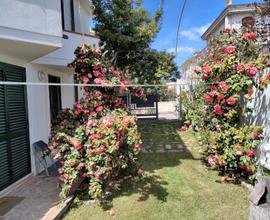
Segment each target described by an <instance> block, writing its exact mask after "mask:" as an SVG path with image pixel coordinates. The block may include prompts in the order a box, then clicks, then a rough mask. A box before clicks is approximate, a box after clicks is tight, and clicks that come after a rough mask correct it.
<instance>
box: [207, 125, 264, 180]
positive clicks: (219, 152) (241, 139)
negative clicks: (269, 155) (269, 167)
mask: <svg viewBox="0 0 270 220" xmlns="http://www.w3.org/2000/svg"><path fill="white" fill-rule="evenodd" d="M262 137H263V136H262V128H261V127H257V126H250V127H241V128H230V129H228V130H225V131H224V132H223V133H218V134H217V138H216V141H215V142H213V143H212V144H213V145H212V146H211V147H209V148H208V149H207V155H208V157H207V163H208V165H209V166H210V167H212V168H218V169H219V170H220V171H221V174H226V175H227V174H230V176H231V177H234V179H237V178H240V177H246V178H249V179H253V178H254V177H255V172H256V158H255V156H256V150H257V147H258V146H259V144H260V143H261V140H262Z"/></svg>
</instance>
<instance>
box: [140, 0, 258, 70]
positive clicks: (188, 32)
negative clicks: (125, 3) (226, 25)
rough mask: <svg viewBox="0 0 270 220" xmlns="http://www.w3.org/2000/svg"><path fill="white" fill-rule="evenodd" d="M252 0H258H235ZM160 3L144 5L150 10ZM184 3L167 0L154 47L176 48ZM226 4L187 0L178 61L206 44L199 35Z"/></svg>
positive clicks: (216, 0) (248, 0) (146, 0)
mask: <svg viewBox="0 0 270 220" xmlns="http://www.w3.org/2000/svg"><path fill="white" fill-rule="evenodd" d="M252 2H255V0H233V3H234V4H241V3H252ZM257 2H259V1H257ZM159 3H160V0H144V5H145V7H146V8H147V9H148V10H149V11H150V12H151V13H153V12H154V11H155V10H156V9H157V8H158V7H159ZM182 4H183V0H164V15H163V21H162V28H161V31H160V32H159V33H158V35H157V37H156V38H155V39H154V41H153V43H152V48H155V49H157V50H166V51H168V52H174V51H175V44H176V28H177V23H178V18H179V13H180V10H181V7H182ZM224 7H225V1H224V0H189V1H188V2H187V5H186V9H185V12H184V15H183V20H182V24H181V30H180V37H179V49H178V50H179V54H178V62H177V63H178V65H181V64H182V63H183V62H184V61H185V60H186V59H187V58H189V57H191V56H192V54H193V52H194V51H196V50H200V49H203V48H204V46H205V43H204V42H203V41H202V40H201V38H200V36H201V34H202V33H203V32H204V31H205V30H206V28H207V27H208V26H209V25H210V24H211V23H212V22H213V21H214V20H215V18H217V16H218V15H219V14H220V13H221V12H222V10H223V9H224Z"/></svg>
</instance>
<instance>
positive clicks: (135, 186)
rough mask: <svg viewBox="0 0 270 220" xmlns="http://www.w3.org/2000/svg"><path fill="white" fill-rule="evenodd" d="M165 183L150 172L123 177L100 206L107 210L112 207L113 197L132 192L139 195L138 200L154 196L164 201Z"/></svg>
mask: <svg viewBox="0 0 270 220" xmlns="http://www.w3.org/2000/svg"><path fill="white" fill-rule="evenodd" d="M166 185H168V183H167V182H166V181H163V180H162V178H161V177H160V176H158V175H152V174H151V175H143V176H142V177H133V178H128V179H125V180H123V181H122V182H121V183H120V184H119V188H118V190H116V191H114V192H113V193H112V195H111V196H110V197H109V198H107V199H106V200H104V201H103V202H102V203H101V207H102V208H103V209H104V210H109V209H111V208H112V207H113V199H115V198H117V197H121V196H131V195H133V194H138V195H139V198H138V199H137V201H138V202H143V201H146V200H147V199H148V198H149V197H150V196H154V197H156V198H157V199H158V200H159V201H161V202H166V201H167V196H168V192H167V189H166V187H165V186H166Z"/></svg>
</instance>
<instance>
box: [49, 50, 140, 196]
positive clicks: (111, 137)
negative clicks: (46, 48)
mask: <svg viewBox="0 0 270 220" xmlns="http://www.w3.org/2000/svg"><path fill="white" fill-rule="evenodd" d="M75 55H76V59H75V60H74V61H73V62H72V63H71V64H70V65H69V66H70V67H72V68H73V69H74V70H75V72H76V73H75V77H76V79H77V81H78V82H80V83H82V84H85V87H82V90H83V97H82V98H81V99H79V100H78V101H77V102H76V103H75V105H74V108H73V109H67V110H64V111H63V112H61V113H60V114H59V116H58V117H57V118H56V120H55V121H53V123H52V128H51V137H50V141H49V142H50V149H51V151H52V153H53V154H54V158H55V159H61V167H60V169H59V170H58V173H59V175H60V180H61V184H60V186H61V188H62V191H61V194H60V196H61V197H62V198H65V197H66V196H67V195H68V194H69V193H70V190H71V188H72V187H74V186H76V184H79V185H80V181H81V180H82V179H83V180H84V183H86V184H85V185H86V187H84V189H83V190H87V191H88V192H89V195H90V196H91V197H92V198H100V197H101V196H102V195H103V194H104V192H105V190H106V189H108V188H110V187H112V185H113V182H114V181H115V180H116V179H119V178H121V177H123V176H124V175H130V174H131V175H137V174H138V173H141V171H142V169H141V168H140V167H139V164H138V162H137V155H138V154H139V152H140V146H141V143H142V141H141V139H140V134H139V133H138V132H137V125H136V118H135V117H134V116H130V115H129V114H128V112H127V110H126V109H125V105H124V101H123V100H122V99H121V98H120V97H119V95H120V94H122V93H124V92H127V91H128V90H127V88H126V86H125V85H126V84H130V81H128V79H127V75H125V74H122V73H121V72H119V71H117V70H114V69H113V68H111V67H110V66H108V65H107V64H106V60H104V58H103V56H102V54H101V51H100V50H99V49H98V48H90V47H89V46H88V45H83V46H82V47H79V48H78V49H77V50H76V51H75ZM87 84H92V85H93V84H94V85H96V86H92V85H91V86H87ZM114 85H119V86H114ZM129 91H131V92H132V93H133V94H135V95H139V96H140V95H141V96H142V95H143V94H142V91H141V90H140V89H139V88H135V87H134V88H130V89H129Z"/></svg>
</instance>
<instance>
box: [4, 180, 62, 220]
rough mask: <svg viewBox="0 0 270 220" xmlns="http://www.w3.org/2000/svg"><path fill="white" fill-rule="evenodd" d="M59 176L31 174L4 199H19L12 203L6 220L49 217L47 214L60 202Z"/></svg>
mask: <svg viewBox="0 0 270 220" xmlns="http://www.w3.org/2000/svg"><path fill="white" fill-rule="evenodd" d="M57 183H58V178H57V177H39V176H31V177H29V178H28V179H27V180H26V181H25V182H24V183H23V184H22V185H20V186H18V187H17V188H15V189H14V190H12V192H10V193H9V194H8V195H6V196H5V197H4V198H2V200H3V199H5V198H6V199H7V201H9V200H10V199H13V200H17V201H18V203H17V204H16V203H15V204H14V203H13V205H11V206H10V207H9V208H8V209H10V210H9V211H8V209H7V211H8V212H7V213H6V214H5V215H4V216H0V219H1V220H2V219H4V220H38V219H48V218H47V217H46V214H48V212H49V211H51V210H52V209H55V208H56V207H57V205H58V204H59V196H58V194H59V189H58V187H57Z"/></svg>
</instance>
